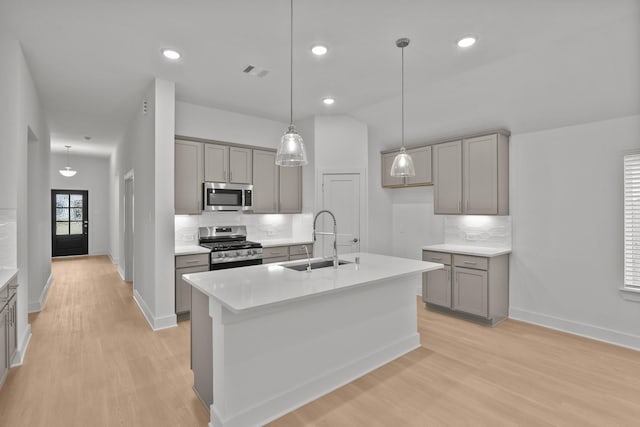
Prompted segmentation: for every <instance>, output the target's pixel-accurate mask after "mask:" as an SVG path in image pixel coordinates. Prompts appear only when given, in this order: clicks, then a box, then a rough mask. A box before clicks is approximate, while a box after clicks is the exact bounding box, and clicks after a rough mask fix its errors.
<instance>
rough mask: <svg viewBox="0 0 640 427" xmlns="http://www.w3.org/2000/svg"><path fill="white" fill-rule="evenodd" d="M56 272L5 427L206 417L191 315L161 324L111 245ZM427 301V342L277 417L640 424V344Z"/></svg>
mask: <svg viewBox="0 0 640 427" xmlns="http://www.w3.org/2000/svg"><path fill="white" fill-rule="evenodd" d="M53 273H54V278H55V282H54V285H53V286H52V288H51V291H50V295H49V300H48V301H47V304H46V306H45V309H44V310H43V311H42V312H41V313H39V314H37V315H31V316H30V322H31V325H32V328H33V337H32V340H31V344H30V345H29V349H28V351H27V356H26V359H25V364H24V365H23V366H22V367H19V368H14V369H12V370H11V372H10V374H9V377H8V379H7V382H6V383H5V386H4V388H3V389H2V391H0V425H1V426H5V425H6V426H16V427H18V426H29V427H37V426H52V427H57V426H64V427H70V426H150V427H151V426H193V427H196V426H202V427H204V426H206V425H207V422H208V418H209V414H208V412H207V411H206V410H205V409H204V408H203V407H202V405H201V404H200V403H199V402H198V401H197V399H196V398H195V396H194V395H193V392H192V391H191V385H192V375H191V371H190V370H189V322H180V324H179V327H178V328H173V329H168V330H164V331H159V332H152V331H151V330H150V328H149V326H148V325H147V323H146V321H145V320H144V318H143V317H142V315H141V314H140V312H139V310H138V308H137V306H136V305H135V303H134V302H133V299H132V296H131V285H129V284H126V283H124V282H122V281H121V280H120V279H119V276H118V274H117V272H116V270H115V268H114V266H113V265H111V263H110V262H109V260H108V258H106V257H92V258H76V259H69V260H56V261H54V263H53ZM417 303H418V304H419V305H418V313H419V314H418V328H419V330H420V333H421V336H422V348H420V349H418V350H415V351H413V352H411V353H409V354H407V355H406V356H404V357H402V358H400V359H398V360H396V361H394V362H392V363H390V364H388V365H386V366H384V367H382V368H380V369H378V370H376V371H374V372H372V373H370V374H368V375H366V376H364V377H362V378H360V379H358V380H356V381H354V382H352V383H351V384H348V385H346V386H344V387H342V388H340V389H338V390H336V391H335V392H333V393H330V394H328V395H326V396H324V397H322V398H320V399H318V400H316V401H314V402H312V403H310V404H308V405H306V406H304V407H302V408H300V409H299V410H297V411H294V412H292V413H290V414H288V415H286V416H284V417H282V418H280V419H278V420H276V421H275V422H273V423H272V424H270V426H271V427H287V426H317V427H320V426H322V427H329V426H331V427H334V426H367V427H369V426H385V427H386V426H515V425H517V426H528V425H531V426H549V425H554V426H638V425H640V352H635V351H632V350H627V349H623V348H619V347H615V346H611V345H607V344H603V343H599V342H595V341H591V340H587V339H584V338H579V337H575V336H572V335H566V334H562V333H560V332H556V331H552V330H548V329H544V328H540V327H536V326H532V325H527V324H525V323H520V322H516V321H511V320H508V321H506V322H504V323H502V324H501V325H500V326H498V327H497V328H494V329H491V328H486V327H483V326H478V325H475V324H473V323H469V322H466V321H463V320H458V319H455V318H452V317H450V316H446V315H442V314H438V313H432V312H428V311H425V310H424V307H423V306H422V304H420V303H419V302H417ZM612 315H615V313H612ZM374 332H375V331H372V333H374Z"/></svg>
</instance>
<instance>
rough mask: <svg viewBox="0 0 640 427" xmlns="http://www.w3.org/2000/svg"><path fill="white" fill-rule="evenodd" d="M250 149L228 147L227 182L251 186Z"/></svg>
mask: <svg viewBox="0 0 640 427" xmlns="http://www.w3.org/2000/svg"><path fill="white" fill-rule="evenodd" d="M252 151H253V150H251V149H250V148H240V147H229V182H232V183H234V184H251V182H252V172H253V168H252V166H251V164H252V163H253V161H252V160H253V159H252V155H251V152H252Z"/></svg>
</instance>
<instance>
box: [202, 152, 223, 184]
mask: <svg viewBox="0 0 640 427" xmlns="http://www.w3.org/2000/svg"><path fill="white" fill-rule="evenodd" d="M228 174H229V147H227V146H226V145H217V144H204V180H205V181H208V182H229V176H228Z"/></svg>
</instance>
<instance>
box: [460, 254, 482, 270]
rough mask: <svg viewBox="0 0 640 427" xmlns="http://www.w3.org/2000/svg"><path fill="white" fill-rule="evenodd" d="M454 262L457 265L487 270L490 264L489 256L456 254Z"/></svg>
mask: <svg viewBox="0 0 640 427" xmlns="http://www.w3.org/2000/svg"><path fill="white" fill-rule="evenodd" d="M453 264H454V265H455V266H456V267H466V268H476V269H478V270H486V269H487V267H488V265H489V263H488V261H487V258H484V257H480V256H471V255H454V256H453Z"/></svg>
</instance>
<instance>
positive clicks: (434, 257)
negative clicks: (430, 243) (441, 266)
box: [431, 256, 442, 261]
mask: <svg viewBox="0 0 640 427" xmlns="http://www.w3.org/2000/svg"><path fill="white" fill-rule="evenodd" d="M431 259H437V260H438V261H440V260H441V259H442V258H440V257H439V256H432V257H431Z"/></svg>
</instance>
